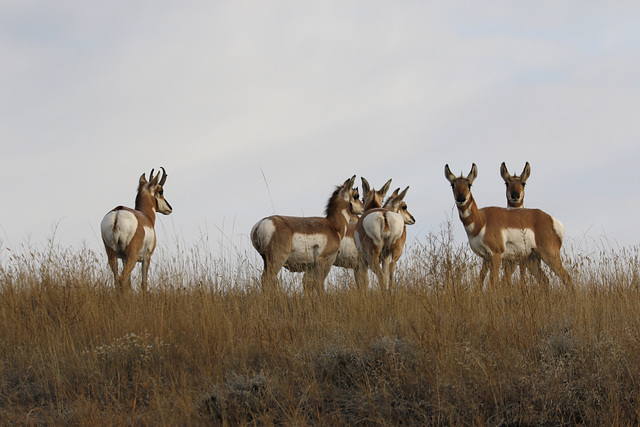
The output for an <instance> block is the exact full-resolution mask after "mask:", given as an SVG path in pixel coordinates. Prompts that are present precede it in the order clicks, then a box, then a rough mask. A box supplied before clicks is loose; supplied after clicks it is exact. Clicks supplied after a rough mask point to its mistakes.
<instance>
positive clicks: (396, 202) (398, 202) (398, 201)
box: [384, 187, 416, 225]
mask: <svg viewBox="0 0 640 427" xmlns="http://www.w3.org/2000/svg"><path fill="white" fill-rule="evenodd" d="M407 190H409V187H407V188H405V189H404V191H403V192H402V193H399V192H400V189H399V188H396V190H395V191H394V192H393V194H391V195H390V196H389V198H388V199H387V201H386V202H384V207H385V208H386V209H389V210H390V211H393V212H396V213H399V214H400V215H401V216H402V219H403V220H404V223H405V224H407V225H412V224H415V223H416V219H415V218H414V217H413V215H411V213H409V210H408V209H407V203H406V202H405V201H404V196H406V195H407ZM398 193H399V194H398Z"/></svg>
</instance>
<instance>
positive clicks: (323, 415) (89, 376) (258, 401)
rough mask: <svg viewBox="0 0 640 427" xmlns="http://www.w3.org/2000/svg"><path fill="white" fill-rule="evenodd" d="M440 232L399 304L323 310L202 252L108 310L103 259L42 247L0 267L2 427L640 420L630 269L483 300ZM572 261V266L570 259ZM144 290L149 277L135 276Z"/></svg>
mask: <svg viewBox="0 0 640 427" xmlns="http://www.w3.org/2000/svg"><path fill="white" fill-rule="evenodd" d="M450 236H451V234H450V232H449V231H448V230H446V227H445V229H444V231H443V232H442V233H441V234H440V235H430V236H428V237H427V238H425V240H423V241H418V242H415V243H414V244H413V245H412V246H411V247H410V248H407V249H408V250H407V251H406V253H405V255H404V257H403V258H402V259H401V262H400V265H399V266H398V268H397V285H398V287H397V289H396V291H395V292H394V293H392V294H391V295H383V294H381V293H380V292H378V291H376V290H375V280H373V283H374V289H373V290H370V291H369V292H366V293H357V292H355V291H352V290H350V285H351V282H350V280H351V279H350V277H351V276H350V275H349V274H345V273H342V272H339V271H336V272H335V273H333V274H332V275H331V276H330V279H329V280H328V284H329V287H328V288H329V289H328V292H327V294H326V295H313V294H312V295H303V294H302V293H301V292H300V291H299V290H298V282H299V280H298V279H297V278H295V276H294V275H292V274H289V273H284V274H283V276H284V286H283V290H282V291H280V292H271V293H263V292H261V291H260V286H259V284H258V278H259V275H260V272H261V266H260V265H259V264H258V263H257V262H254V261H255V258H254V255H253V254H251V256H250V257H249V258H251V261H250V262H249V261H247V260H246V259H244V258H243V255H240V254H239V255H238V257H239V258H240V259H237V260H229V259H220V258H217V257H216V256H215V255H212V254H210V253H206V252H205V253H203V249H202V248H201V247H198V246H197V245H195V246H194V247H193V248H188V249H184V248H181V247H179V248H177V250H178V256H168V255H163V254H162V251H160V253H157V254H156V255H155V257H154V258H153V259H152V265H151V278H150V283H151V289H152V291H151V292H150V293H149V294H147V295H142V294H140V293H138V292H131V293H128V294H125V295H116V294H115V293H114V292H113V289H112V277H111V273H110V272H108V271H107V267H106V261H105V256H104V254H102V253H95V252H93V251H91V250H89V249H87V248H84V247H80V248H71V249H69V248H61V247H58V246H57V245H55V244H50V245H48V246H45V247H44V248H41V249H33V248H25V249H24V251H22V252H20V253H15V252H12V251H9V250H7V249H6V248H4V249H3V254H2V256H1V257H0V262H1V263H0V337H1V339H0V420H3V424H46V425H50V424H81V425H91V424H96V425H104V424H114V425H123V424H136V425H201V424H202V425H206V424H223V425H224V424H227V425H237V424H260V425H264V424H266V425H271V424H278V425H305V424H308V425H318V424H324V425H335V424H365V425H373V424H382V425H389V424H391V425H393V424H400V423H403V422H404V423H409V424H435V425H507V424H541V425H558V424H576V423H587V424H592V425H603V424H604V425H607V424H623V425H624V424H628V425H637V424H638V423H639V422H640V417H639V414H638V411H639V410H640V395H639V393H640V278H639V277H638V271H639V260H638V251H637V250H636V249H630V250H610V249H607V250H597V251H593V253H589V254H584V253H581V254H572V255H571V256H567V259H566V265H567V267H568V270H569V272H570V273H571V275H572V276H573V279H574V283H575V285H576V289H575V292H570V291H569V290H566V289H564V288H563V287H562V286H561V285H560V284H559V283H558V281H557V279H556V278H555V277H552V287H551V290H550V291H545V290H543V289H540V288H539V287H538V285H537V284H536V283H535V282H534V281H533V280H532V279H529V278H527V279H525V280H524V282H523V283H520V282H519V281H518V280H517V277H516V276H517V273H516V276H514V286H513V287H511V288H506V287H500V288H498V289H487V288H482V287H479V286H478V285H477V283H476V281H475V277H476V275H477V272H478V270H479V260H478V259H477V258H476V257H475V256H474V255H473V254H471V252H470V250H469V249H468V245H467V244H466V242H460V243H456V242H453V241H452V239H451V237H450ZM574 252H576V251H574ZM133 280H134V283H137V282H138V280H139V278H138V277H134V279H133Z"/></svg>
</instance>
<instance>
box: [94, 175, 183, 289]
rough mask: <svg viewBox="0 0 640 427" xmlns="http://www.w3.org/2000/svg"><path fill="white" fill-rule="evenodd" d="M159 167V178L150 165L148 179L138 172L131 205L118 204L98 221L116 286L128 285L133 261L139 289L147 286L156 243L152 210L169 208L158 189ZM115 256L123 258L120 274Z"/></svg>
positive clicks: (159, 210)
mask: <svg viewBox="0 0 640 427" xmlns="http://www.w3.org/2000/svg"><path fill="white" fill-rule="evenodd" d="M161 169H162V179H160V172H158V174H157V175H156V176H153V169H151V173H150V174H149V181H147V179H146V177H145V176H144V174H142V176H140V180H139V182H138V194H137V195H136V204H135V208H134V209H131V208H127V207H125V206H118V207H116V208H114V209H113V210H112V211H111V212H109V213H107V214H106V215H105V216H104V218H102V222H101V223H100V231H101V233H102V241H103V242H104V247H105V249H106V251H107V258H108V260H109V266H110V267H111V270H112V271H113V278H114V281H115V286H116V289H118V290H120V291H122V290H125V289H130V288H131V271H132V270H133V268H134V267H135V265H136V263H137V262H141V263H142V290H143V291H146V290H147V271H148V270H149V259H150V257H151V254H152V253H153V250H154V249H155V247H156V233H155V231H154V225H155V222H156V212H160V213H161V214H164V215H169V214H170V213H171V211H172V208H171V205H169V202H167V201H166V200H165V199H164V190H163V189H162V186H163V185H164V183H165V181H166V180H167V173H166V172H165V170H164V168H161ZM118 258H120V259H122V260H123V267H122V274H120V277H118ZM125 286H126V288H125Z"/></svg>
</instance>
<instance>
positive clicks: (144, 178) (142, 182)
mask: <svg viewBox="0 0 640 427" xmlns="http://www.w3.org/2000/svg"><path fill="white" fill-rule="evenodd" d="M147 182H148V181H147V178H146V177H145V176H144V174H142V175H140V180H138V183H139V184H140V185H143V184H146V183H147Z"/></svg>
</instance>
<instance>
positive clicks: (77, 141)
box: [0, 0, 640, 259]
mask: <svg viewBox="0 0 640 427" xmlns="http://www.w3.org/2000/svg"><path fill="white" fill-rule="evenodd" d="M639 22H640V3H637V2H615V1H606V2H605V1H601V2H596V1H584V0H582V1H562V2H558V1H517V2H515V1H492V2H479V1H449V2H428V1H393V2H391V1H351V2H345V1H304V2H302V1H228V2H227V1H223V2H220V1H197V2H194V1H182V2H176V1H160V2H136V1H133V2H132V1H109V2H97V3H96V2H86V1H56V2H49V1H38V0H34V1H14V0H9V1H4V2H2V3H0V57H1V58H2V66H1V67H0V144H1V147H2V150H1V156H0V178H1V180H2V183H3V185H2V190H1V191H0V194H1V196H2V197H1V200H2V206H3V209H2V212H1V213H0V241H1V242H2V248H3V250H4V249H6V248H14V249H15V248H18V247H20V246H21V245H23V244H24V243H25V242H27V241H29V242H31V244H36V245H40V244H45V243H46V241H47V238H48V237H50V236H51V233H52V229H53V228H54V227H57V231H56V239H57V241H59V242H60V244H61V245H63V246H74V245H79V244H81V243H85V244H86V245H88V246H89V247H92V248H95V249H96V250H98V251H101V250H102V242H101V240H100V236H99V224H100V221H101V219H102V217H103V216H104V214H105V213H106V212H108V211H109V210H111V209H112V208H113V207H115V206H117V205H121V204H123V205H128V206H133V204H134V199H135V190H136V188H137V182H138V178H139V176H140V175H141V174H142V173H143V172H145V173H147V176H148V173H149V171H150V170H151V169H152V168H156V169H157V168H158V167H160V166H164V167H165V168H166V170H167V173H168V179H167V182H166V185H165V196H166V199H167V200H168V201H169V202H170V203H171V205H172V206H173V208H174V212H173V214H172V215H170V216H167V217H165V216H160V215H159V218H158V221H157V224H158V228H160V229H161V232H160V233H159V240H162V242H161V243H164V244H168V245H169V247H171V241H173V240H175V239H176V238H179V239H180V240H181V241H182V242H185V243H186V244H187V245H190V244H192V243H194V242H196V241H198V240H199V239H201V238H206V239H207V240H209V241H211V242H213V244H212V248H213V249H212V250H213V251H214V252H215V251H216V250H217V249H216V247H217V244H218V242H225V244H231V245H234V246H236V247H238V248H249V249H250V250H251V251H252V250H253V249H252V248H251V247H250V244H249V243H248V239H247V235H248V233H249V230H250V229H251V227H252V225H253V224H254V223H255V222H257V221H258V220H259V219H260V218H262V217H265V216H268V215H271V214H273V213H278V214H283V215H297V216H320V215H322V214H323V211H324V206H325V204H326V201H327V198H328V197H329V195H330V194H331V193H332V191H333V189H334V187H335V186H336V185H338V184H341V183H342V182H343V181H344V180H345V179H347V178H349V177H351V176H352V175H354V174H356V175H357V176H358V179H357V182H358V184H359V183H360V177H361V176H364V177H365V178H367V180H368V181H369V182H370V183H371V184H372V185H373V186H374V187H375V188H379V187H380V186H381V185H382V184H383V183H384V182H385V181H386V180H387V179H389V178H392V179H393V182H392V187H391V188H392V189H394V188H396V187H402V188H404V187H405V186H407V185H409V186H410V190H409V192H408V194H407V197H406V199H405V200H406V201H407V203H408V205H409V210H410V211H411V213H412V214H413V215H414V216H415V218H416V221H417V222H416V224H415V225H413V226H411V227H410V228H409V236H410V240H411V239H413V240H415V239H417V240H420V239H422V238H424V236H426V235H428V234H429V233H430V232H438V231H439V230H440V228H441V226H442V224H443V223H444V222H445V221H447V220H448V219H450V218H451V217H452V215H453V222H454V226H455V236H456V240H457V241H460V242H462V243H464V242H466V236H465V234H464V231H463V229H462V226H461V224H460V222H459V220H458V218H457V213H456V212H455V210H454V202H453V196H452V194H451V189H450V186H449V183H448V182H447V181H446V180H445V178H444V172H443V169H444V165H445V164H446V163H448V164H449V165H450V167H451V169H452V171H453V172H454V173H456V174H458V173H461V172H463V173H464V174H465V175H466V174H467V173H468V172H469V170H470V168H471V164H472V163H473V162H475V163H476V164H477V166H478V172H479V174H478V178H477V180H476V182H475V183H474V186H473V192H474V196H475V199H476V201H477V202H478V204H479V205H480V206H487V205H498V206H506V199H505V187H504V184H503V182H502V179H501V178H500V173H499V167H500V163H501V162H503V161H506V163H507V166H508V167H509V169H510V171H511V172H512V173H520V172H521V171H522V168H523V166H524V164H525V162H526V161H528V162H529V163H530V164H531V177H530V179H529V182H528V185H527V188H526V190H527V192H526V198H525V205H526V206H527V207H536V208H541V209H543V210H545V211H546V212H548V213H549V214H551V215H553V216H554V217H557V218H559V219H560V220H561V221H562V222H564V224H565V230H566V239H567V241H569V242H570V243H571V244H573V245H577V246H580V245H582V244H585V242H594V241H595V242H599V241H602V240H605V241H606V242H607V244H610V245H611V246H612V247H614V248H618V247H627V246H635V245H637V244H638V243H639V241H640V221H637V218H636V215H633V216H632V217H629V215H630V214H632V213H634V214H635V213H637V212H640V201H639V198H638V196H637V194H638V187H639V184H640V178H639V176H640V174H639V173H638V171H636V167H637V164H638V162H637V161H638V159H639V158H640V30H639V29H638V23H639ZM56 224H57V225H56ZM105 259H106V257H105Z"/></svg>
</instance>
